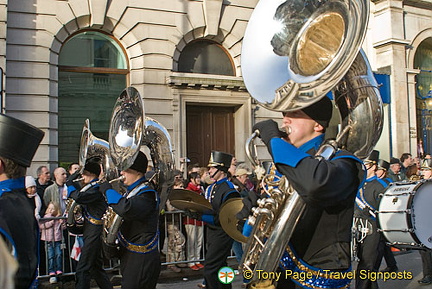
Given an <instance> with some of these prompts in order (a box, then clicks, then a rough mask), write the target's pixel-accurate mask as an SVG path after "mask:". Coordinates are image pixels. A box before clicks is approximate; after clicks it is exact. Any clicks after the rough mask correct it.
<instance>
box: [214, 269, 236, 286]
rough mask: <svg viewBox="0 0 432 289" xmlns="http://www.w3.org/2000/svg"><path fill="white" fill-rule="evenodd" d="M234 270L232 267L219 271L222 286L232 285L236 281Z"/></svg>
mask: <svg viewBox="0 0 432 289" xmlns="http://www.w3.org/2000/svg"><path fill="white" fill-rule="evenodd" d="M234 276H235V273H234V270H233V268H231V267H222V268H220V269H219V272H218V278H219V281H220V282H221V283H222V284H230V283H232V281H234Z"/></svg>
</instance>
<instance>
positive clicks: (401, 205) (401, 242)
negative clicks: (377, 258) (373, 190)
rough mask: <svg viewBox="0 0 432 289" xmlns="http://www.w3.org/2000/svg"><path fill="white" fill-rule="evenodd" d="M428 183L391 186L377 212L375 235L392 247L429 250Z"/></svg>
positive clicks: (431, 188)
mask: <svg viewBox="0 0 432 289" xmlns="http://www.w3.org/2000/svg"><path fill="white" fill-rule="evenodd" d="M431 204H432V181H429V180H428V181H426V180H423V181H418V182H409V183H406V182H397V183H392V184H390V186H389V187H388V188H387V190H386V191H385V192H384V195H383V197H382V199H381V202H380V205H379V210H378V224H379V231H381V232H382V233H383V234H384V237H385V238H386V239H387V241H388V242H389V243H390V244H391V245H393V246H396V247H401V248H413V249H422V248H424V247H426V248H429V249H432V226H431V220H432V210H431Z"/></svg>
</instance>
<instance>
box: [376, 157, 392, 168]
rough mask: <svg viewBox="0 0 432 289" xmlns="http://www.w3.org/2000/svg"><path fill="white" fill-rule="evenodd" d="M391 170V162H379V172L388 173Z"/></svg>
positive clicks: (380, 160)
mask: <svg viewBox="0 0 432 289" xmlns="http://www.w3.org/2000/svg"><path fill="white" fill-rule="evenodd" d="M389 168H390V163H389V162H387V161H385V160H382V159H379V160H378V170H386V171H388V170H389Z"/></svg>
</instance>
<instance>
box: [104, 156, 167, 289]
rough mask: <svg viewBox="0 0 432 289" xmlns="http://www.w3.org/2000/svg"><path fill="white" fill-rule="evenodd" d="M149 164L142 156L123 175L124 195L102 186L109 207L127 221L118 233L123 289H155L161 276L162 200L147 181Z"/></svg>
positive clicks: (107, 186) (109, 186)
mask: <svg viewBox="0 0 432 289" xmlns="http://www.w3.org/2000/svg"><path fill="white" fill-rule="evenodd" d="M147 165H148V160H147V157H146V155H145V154H144V153H143V152H141V151H140V152H139V153H138V155H137V157H136V158H135V161H134V163H133V164H132V166H131V167H129V168H128V169H125V170H123V171H121V172H120V174H121V175H122V176H123V177H124V180H123V183H124V184H125V185H126V186H127V190H126V193H125V194H124V195H122V194H120V193H119V192H117V191H116V190H114V189H113V188H112V187H111V185H110V184H109V183H108V182H104V183H102V184H101V191H102V192H104V194H105V195H106V198H107V201H108V205H109V206H111V207H112V208H113V210H114V212H115V213H117V214H118V215H119V216H120V217H122V218H123V223H122V225H121V226H120V230H119V232H118V235H117V236H118V241H119V244H120V270H121V273H122V288H123V289H135V288H143V289H153V288H156V283H157V280H158V277H159V274H160V269H161V262H160V255H159V249H158V243H159V229H158V220H159V202H160V200H159V196H158V193H157V192H156V190H155V189H154V188H153V187H152V183H151V182H148V180H147V179H146V178H145V174H146V171H147Z"/></svg>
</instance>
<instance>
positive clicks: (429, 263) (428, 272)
mask: <svg viewBox="0 0 432 289" xmlns="http://www.w3.org/2000/svg"><path fill="white" fill-rule="evenodd" d="M419 253H420V256H421V260H422V266H423V277H426V276H432V251H431V250H430V249H426V250H419Z"/></svg>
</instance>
